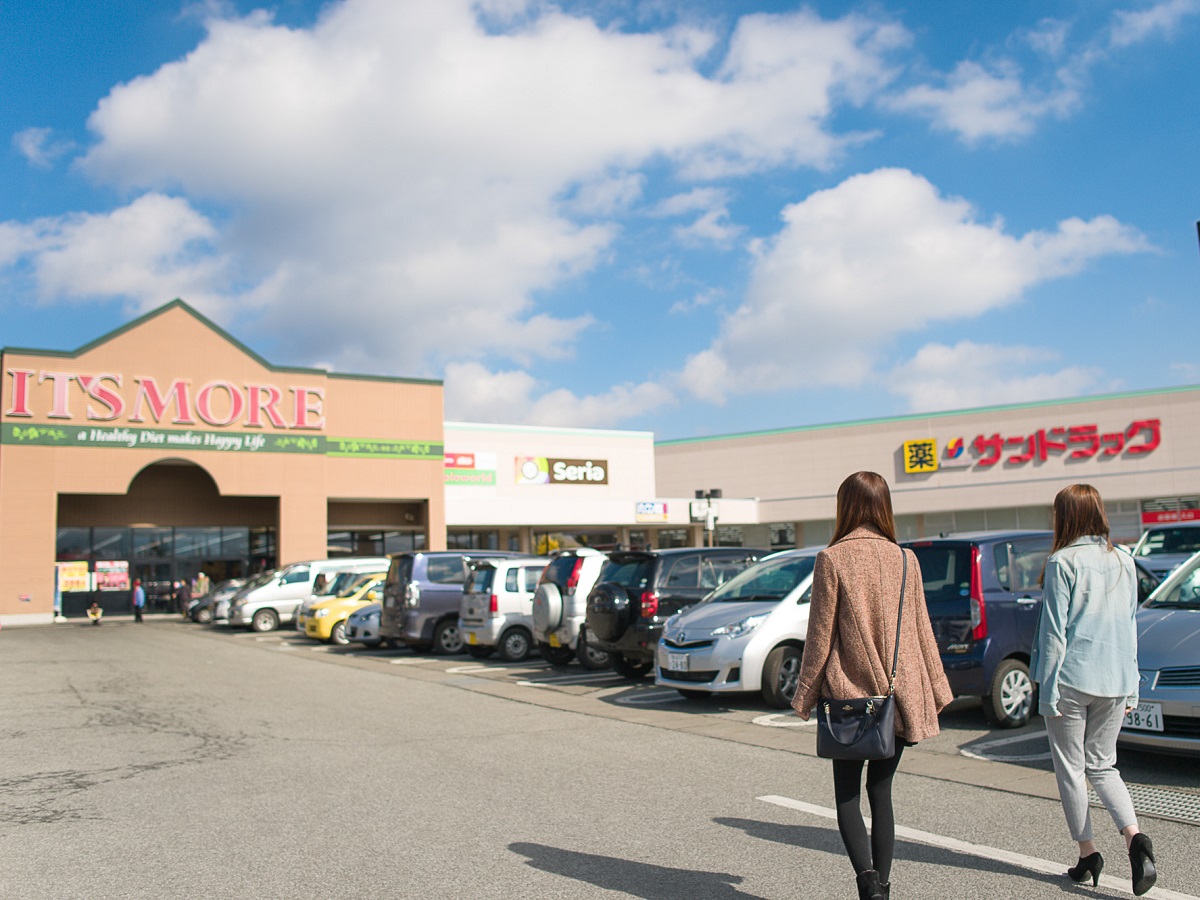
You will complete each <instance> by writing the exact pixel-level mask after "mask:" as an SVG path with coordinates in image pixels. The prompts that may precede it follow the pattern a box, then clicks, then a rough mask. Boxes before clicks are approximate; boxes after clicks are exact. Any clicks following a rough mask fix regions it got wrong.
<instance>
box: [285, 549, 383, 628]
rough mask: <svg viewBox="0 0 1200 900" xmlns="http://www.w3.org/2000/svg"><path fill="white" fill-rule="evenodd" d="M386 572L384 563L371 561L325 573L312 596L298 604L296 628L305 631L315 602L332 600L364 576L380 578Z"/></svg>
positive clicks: (356, 563)
mask: <svg viewBox="0 0 1200 900" xmlns="http://www.w3.org/2000/svg"><path fill="white" fill-rule="evenodd" d="M386 572H387V566H386V565H385V566H379V565H377V564H375V563H371V562H368V563H359V562H355V563H351V564H348V568H346V569H344V570H341V571H337V572H327V573H325V576H326V577H325V583H324V584H322V585H321V587H320V589H319V590H317V591H315V592H314V593H313V594H312V596H310V597H309V598H308V599H307V600H305V601H304V602H303V603H301V604H300V608H299V610H297V612H296V629H297V630H298V631H304V632H306V633H307V628H308V616H309V614H310V613H311V612H312V610H313V608H314V607H315V606H316V605H317V604H319V603H325V602H326V601H328V600H333V599H334V598H335V597H339V596H341V595H342V593H344V592H345V591H347V590H349V589H350V587H351V586H352V585H355V584H357V583H358V582H360V581H362V579H363V578H364V577H367V576H375V577H377V578H382V577H383V576H384V573H386ZM318 580H319V576H318Z"/></svg>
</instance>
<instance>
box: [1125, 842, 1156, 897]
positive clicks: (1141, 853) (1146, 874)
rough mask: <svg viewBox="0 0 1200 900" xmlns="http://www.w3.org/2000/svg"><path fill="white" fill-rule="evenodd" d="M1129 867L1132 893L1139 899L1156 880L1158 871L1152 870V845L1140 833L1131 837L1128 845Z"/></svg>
mask: <svg viewBox="0 0 1200 900" xmlns="http://www.w3.org/2000/svg"><path fill="white" fill-rule="evenodd" d="M1129 866H1130V868H1131V869H1132V870H1133V893H1134V895H1135V896H1138V897H1140V896H1142V894H1144V893H1146V891H1148V890H1150V888H1152V887H1154V882H1156V881H1157V880H1158V871H1157V870H1156V869H1155V868H1154V845H1153V844H1151V843H1150V838H1149V837H1147V836H1146V835H1144V834H1142V833H1141V832H1138V833H1137V834H1135V835H1134V836H1133V843H1131V844H1130V845H1129Z"/></svg>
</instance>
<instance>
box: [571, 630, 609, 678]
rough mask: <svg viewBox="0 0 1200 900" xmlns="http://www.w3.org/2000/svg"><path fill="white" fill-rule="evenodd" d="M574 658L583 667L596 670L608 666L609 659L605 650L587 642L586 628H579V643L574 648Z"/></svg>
mask: <svg viewBox="0 0 1200 900" xmlns="http://www.w3.org/2000/svg"><path fill="white" fill-rule="evenodd" d="M575 658H576V659H578V660H579V664H580V665H581V666H583V667H584V668H585V669H591V670H593V671H598V670H600V669H607V668H609V664H610V659H609V655H608V653H607V651H604V650H599V649H597V648H596V647H594V646H592V644H591V643H589V642H588V633H587V629H586V628H580V629H579V643H578V645H577V646H576V648H575Z"/></svg>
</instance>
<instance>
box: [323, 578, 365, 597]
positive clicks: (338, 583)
mask: <svg viewBox="0 0 1200 900" xmlns="http://www.w3.org/2000/svg"><path fill="white" fill-rule="evenodd" d="M367 577H369V576H368V575H364V574H363V573H362V572H338V573H337V574H336V575H330V576H329V580H328V581H326V582H325V586H324V587H322V588H321V590H319V591H317V592H316V596H318V597H340V596H342V592H343V591H345V590H346V589H347V588H349V587H350V586H351V585H352V584H354V583H355V582H356V581H359V580H361V579H363V578H367Z"/></svg>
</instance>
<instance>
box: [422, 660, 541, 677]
mask: <svg viewBox="0 0 1200 900" xmlns="http://www.w3.org/2000/svg"><path fill="white" fill-rule="evenodd" d="M548 668H550V666H549V665H547V664H543V665H538V664H537V663H536V662H534V663H525V662H515V663H492V664H491V665H483V664H479V663H476V664H475V665H468V666H454V667H452V668H449V669H447V670H446V674H447V675H468V674H473V673H475V672H499V673H500V674H501V675H503V674H505V673H506V672H511V671H513V670H514V669H535V670H536V669H548Z"/></svg>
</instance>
